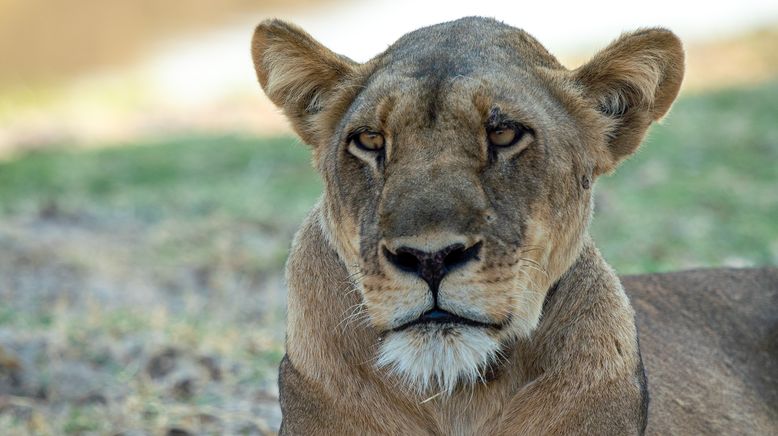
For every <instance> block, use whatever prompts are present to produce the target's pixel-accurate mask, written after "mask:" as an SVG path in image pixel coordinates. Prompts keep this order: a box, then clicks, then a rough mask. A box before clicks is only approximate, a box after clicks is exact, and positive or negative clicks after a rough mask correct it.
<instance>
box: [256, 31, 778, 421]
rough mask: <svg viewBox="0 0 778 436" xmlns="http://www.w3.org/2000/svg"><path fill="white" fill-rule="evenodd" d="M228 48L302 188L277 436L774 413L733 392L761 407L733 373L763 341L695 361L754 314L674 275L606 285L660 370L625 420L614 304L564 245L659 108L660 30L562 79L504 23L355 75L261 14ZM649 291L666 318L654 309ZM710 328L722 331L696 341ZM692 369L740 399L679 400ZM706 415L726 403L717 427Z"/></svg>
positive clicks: (576, 245)
mask: <svg viewBox="0 0 778 436" xmlns="http://www.w3.org/2000/svg"><path fill="white" fill-rule="evenodd" d="M252 50H253V56H254V61H255V66H256V69H257V76H258V78H259V81H260V84H261V85H262V87H263V88H264V90H265V92H266V93H267V94H268V96H269V97H270V98H271V100H273V101H274V102H275V103H276V104H277V105H278V106H279V107H281V108H283V110H284V112H285V114H286V115H287V117H288V118H289V119H290V121H291V122H292V125H293V127H294V128H295V130H296V131H297V132H298V133H299V134H300V136H301V137H302V138H303V140H304V141H305V142H307V143H308V144H310V145H311V146H312V148H313V161H314V166H315V167H316V168H317V169H318V170H319V171H320V173H321V175H322V178H323V179H324V188H325V189H324V195H323V196H322V199H321V201H320V202H319V203H318V205H317V206H316V207H315V208H314V210H313V211H312V212H311V214H310V215H309V217H308V219H307V220H306V222H305V223H304V224H303V226H302V228H301V230H300V231H299V232H298V234H297V236H296V238H295V242H294V243H293V249H292V253H291V255H290V258H289V262H288V266H287V279H288V283H289V303H288V304H289V310H288V324H287V353H286V356H285V357H284V360H283V362H282V364H281V369H280V378H279V385H280V393H281V407H282V411H283V413H284V421H283V425H282V433H285V434H441V435H443V434H446V435H449V434H450V435H470V434H495V435H513V434H526V435H535V434H576V433H577V434H609V435H610V434H613V435H627V434H642V433H644V432H645V431H646V425H647V422H648V421H649V420H650V421H651V424H649V429H650V430H649V432H654V433H658V434H663V433H664V431H665V430H673V431H682V432H687V431H688V432H690V433H696V432H697V431H702V432H717V431H726V430H728V429H752V430H765V429H767V430H769V429H771V428H773V427H774V426H775V413H774V406H765V405H764V403H761V402H759V401H757V400H747V401H746V400H743V397H744V396H745V395H747V394H749V393H750V392H752V386H754V384H758V383H762V385H760V387H759V389H761V391H760V392H762V394H763V396H764V398H765V399H774V396H775V393H774V385H775V382H774V379H773V378H771V377H772V376H771V375H770V374H765V373H761V374H762V375H761V376H760V377H761V378H760V377H751V372H752V371H757V372H758V371H760V370H763V369H764V368H765V366H764V365H765V364H766V365H768V367H769V368H774V363H770V362H774V360H773V361H770V360H769V359H770V358H771V357H773V356H774V354H775V353H774V351H775V349H774V347H768V348H766V349H765V350H766V351H764V352H763V354H761V355H760V356H761V357H760V358H759V359H761V360H759V359H758V360H756V361H754V362H749V363H743V362H745V361H747V360H748V356H749V355H750V354H748V353H747V352H746V350H745V349H743V353H740V354H735V355H732V356H729V357H728V360H724V362H731V363H737V364H741V363H742V364H744V365H745V366H743V369H742V370H740V369H738V370H737V371H730V372H729V373H728V372H727V371H726V370H727V368H726V367H721V366H720V363H719V362H708V361H707V360H706V359H708V357H710V356H712V355H714V354H715V352H716V350H717V349H716V348H715V347H716V346H719V347H720V346H721V343H722V342H723V340H722V338H725V337H726V338H732V337H736V336H737V335H751V336H750V338H751V341H743V342H741V343H733V344H736V345H739V346H747V345H748V346H756V345H755V344H760V343H761V342H759V341H761V340H764V339H766V338H765V337H764V335H765V334H768V335H769V334H772V333H771V332H772V330H770V328H772V327H771V326H773V325H774V320H775V318H774V316H773V315H771V314H769V313H767V312H751V313H747V314H742V315H747V316H751V315H753V314H755V313H761V318H759V317H756V318H759V319H761V321H762V322H765V323H768V324H767V325H768V326H770V327H769V328H767V330H765V329H762V330H753V331H748V328H749V327H752V324H751V323H752V322H756V320H755V319H751V320H742V321H737V320H735V319H730V318H731V317H732V316H735V314H733V313H732V312H731V310H730V311H727V310H726V309H727V308H729V309H731V307H732V304H729V306H727V307H723V306H722V308H719V307H718V306H716V307H712V306H711V305H712V304H713V303H714V302H719V303H722V302H726V301H728V300H727V298H730V297H731V296H727V295H726V292H719V293H718V294H716V297H715V298H714V297H711V296H712V295H713V294H711V295H708V294H707V293H706V294H704V295H702V294H700V292H701V291H698V290H699V289H701V287H704V285H705V283H704V281H703V282H699V283H695V282H694V280H693V279H694V277H692V276H689V277H687V276H658V277H644V278H638V279H631V278H630V279H627V282H626V283H627V287H628V289H629V290H630V291H632V292H633V297H634V298H635V299H636V302H637V304H636V305H637V307H638V317H637V318H638V320H639V322H640V323H645V324H646V328H645V330H650V331H649V332H648V333H644V335H643V336H642V337H641V339H642V341H643V344H642V345H643V347H644V349H646V350H649V351H650V352H651V355H650V356H649V357H647V358H646V362H647V366H648V374H649V375H650V376H652V377H654V374H659V375H660V376H661V377H662V378H663V381H661V382H659V384H658V386H659V387H658V388H657V389H656V392H657V393H656V398H660V399H661V404H659V405H653V406H649V404H650V402H649V386H650V384H648V383H647V378H646V371H645V368H644V363H643V359H642V358H641V352H640V345H641V344H639V341H638V334H637V329H636V323H635V312H634V310H633V307H632V305H631V304H630V301H629V298H628V296H627V295H628V294H627V293H626V292H625V291H624V288H623V287H622V284H621V282H620V280H619V278H618V277H617V276H616V274H615V273H614V272H613V271H612V269H611V268H610V267H609V266H608V265H607V263H606V262H605V261H604V260H603V258H602V256H601V255H600V253H599V252H598V251H597V249H596V247H595V245H594V243H593V241H592V240H591V238H590V237H589V236H588V233H587V226H588V223H589V219H590V216H591V211H592V193H591V192H592V191H591V189H590V188H591V183H593V182H594V180H595V179H596V178H597V177H599V176H600V175H602V174H604V173H607V172H608V171H611V170H613V169H614V168H615V167H616V166H617V165H618V164H619V162H621V161H622V160H623V159H625V158H627V157H628V156H629V155H630V154H631V153H633V152H634V151H635V150H636V149H637V147H638V146H639V144H640V141H641V140H642V138H643V136H644V135H645V132H646V130H647V129H648V127H649V125H650V124H651V123H652V122H653V121H656V120H657V119H659V118H660V117H661V116H663V115H664V114H665V113H666V112H667V111H668V110H669V108H670V105H671V103H672V101H673V100H674V99H675V96H676V95H677V93H678V89H679V87H680V83H681V78H682V76H683V50H682V48H681V44H680V41H679V40H678V39H677V38H676V37H675V36H674V35H673V34H672V33H670V32H669V31H666V30H663V29H647V30H642V31H638V32H635V33H632V34H628V35H625V36H622V37H621V38H620V39H618V40H616V41H615V42H614V43H613V44H611V45H610V46H609V47H608V48H606V49H604V50H603V51H601V52H600V53H599V54H597V55H596V56H595V57H594V58H593V59H592V60H591V61H590V62H589V63H587V64H586V65H584V66H582V67H581V68H579V69H576V70H573V71H570V70H567V69H565V68H564V67H563V66H562V65H561V64H559V62H557V61H556V59H555V58H554V57H553V56H552V55H550V54H549V53H548V52H547V51H546V50H545V49H544V48H543V47H542V46H541V45H540V44H539V43H538V42H537V41H536V40H534V39H533V38H532V37H531V36H529V35H527V34H526V33H524V32H523V31H520V30H518V29H515V28H512V27H510V26H506V25H504V24H502V23H499V22H497V21H494V20H490V19H483V18H466V19H461V20H457V21H453V22H450V23H443V24H440V25H436V26H431V27H428V28H423V29H420V30H417V31H415V32H412V33H410V34H408V35H406V36H404V37H403V38H401V39H400V40H399V41H398V42H397V43H395V44H394V45H392V46H391V47H390V48H389V49H388V50H387V51H386V52H384V53H382V54H381V55H379V56H377V57H376V58H374V59H373V60H371V61H369V62H367V63H365V64H356V63H354V62H352V61H350V60H349V59H347V58H345V57H342V56H339V55H336V54H334V53H332V52H331V51H329V50H328V49H326V48H325V47H323V46H321V45H320V44H319V43H317V42H316V41H315V40H313V39H312V38H311V37H310V36H309V35H307V34H305V33H304V32H303V31H302V30H300V29H297V28H295V27H294V26H291V25H288V24H286V23H283V22H279V21H269V22H266V23H263V24H261V25H260V26H259V27H258V28H257V30H256V32H255V35H254V40H253V46H252ZM363 140H364V141H363ZM365 141H366V142H365ZM712 274H713V273H712ZM715 274H725V273H715ZM742 274H744V275H743V277H744V278H748V279H749V280H752V281H754V286H752V287H748V288H747V289H744V290H743V291H742V293H741V294H740V295H742V297H741V298H751V297H752V294H754V293H760V295H762V297H759V298H763V299H764V300H759V301H760V302H762V303H770V302H774V300H775V282H776V277H775V276H776V274H775V271H770V270H765V271H761V272H755V273H752V275H753V276H754V277H751V275H749V273H742ZM692 275H693V274H692ZM755 277H759V279H758V280H757V278H755ZM677 286H681V287H683V288H684V289H683V291H682V292H681V293H680V294H678V295H679V296H676V295H674V294H673V289H672V288H675V287H677ZM771 286H772V290H770V289H771V288H770V287H771ZM722 289H726V288H722ZM732 295H735V294H734V293H733V294H732ZM694 297H699V301H700V302H701V305H700V306H699V307H694V306H693V305H691V304H690V303H691V302H692V301H695V300H694ZM708 297H711V298H708ZM673 298H681V299H682V300H683V301H682V302H683V303H684V304H685V305H684V304H681V305H678V306H672V307H668V301H672V299H673ZM730 303H731V302H730ZM722 304H723V303H722ZM725 306H726V305H725ZM760 307H761V309H759V310H762V311H764V310H765V309H764V308H765V307H769V304H764V305H762V306H760ZM695 309H696V310H697V311H699V310H700V309H702V310H711V312H710V314H708V315H705V316H708V318H704V317H703V319H704V320H707V321H705V322H703V323H702V324H700V323H697V322H696V321H694V319H696V318H695V317H697V316H699V313H698V312H695ZM755 310H757V308H755ZM652 311H654V312H655V313H653V314H652ZM657 312H658V313H657ZM669 314H671V315H672V320H664V317H667V316H670V315H669ZM713 314H717V315H715V316H714V315H713ZM742 315H741V316H742ZM655 319H656V320H663V321H661V322H659V323H657V324H652V320H655ZM730 321H731V322H730ZM706 322H707V324H706ZM716 322H720V323H721V325H722V326H725V327H724V328H725V329H726V330H724V331H722V332H721V333H720V335H719V336H716V335H715V334H714V335H713V336H710V330H711V329H715V328H716V325H715V323H716ZM641 327H643V326H642V325H641ZM674 327H675V328H678V329H679V332H680V333H681V334H679V335H678V336H673V333H672V331H670V330H668V329H671V328H674ZM765 332H767V333H765ZM706 333H707V334H709V337H708V339H706V340H704V341H703V340H701V341H699V343H700V345H699V349H698V351H699V352H700V355H699V357H698V356H696V355H693V356H684V357H683V358H681V359H678V354H677V353H679V352H680V353H682V352H683V351H684V350H685V349H686V348H684V347H683V341H689V340H692V338H695V337H697V335H701V334H706ZM711 338H712V339H711ZM665 344H673V345H674V346H675V347H676V349H673V350H672V352H670V350H669V349H667V348H665V346H664V345H665ZM718 350H719V351H721V350H722V349H721V348H719V349H718ZM711 353H714V354H711ZM723 353H724V354H727V352H726V351H723ZM771 353H772V354H771ZM727 356H728V354H727ZM725 357H726V356H725ZM733 359H734V360H733ZM678 362H683V363H684V364H688V365H693V366H692V367H691V368H686V369H680V370H679V368H678V367H675V366H674V365H675V364H676V363H678ZM705 364H707V367H706V368H707V372H706V371H703V369H702V367H705ZM748 365H751V366H748ZM770 365H772V366H770ZM746 368H750V369H746ZM689 373H691V374H689ZM668 374H670V375H668ZM679 374H681V375H682V376H679ZM705 375H709V376H711V377H717V380H720V381H721V383H724V384H726V383H729V382H732V383H734V382H742V383H741V384H740V385H738V386H737V388H735V387H732V388H731V389H729V390H727V391H725V392H723V393H722V394H721V395H720V397H719V399H720V400H719V401H718V402H715V401H713V402H712V401H711V398H710V397H707V398H706V397H701V396H699V393H701V392H705V393H710V391H709V390H697V391H694V392H693V393H685V394H684V393H676V392H675V391H676V390H678V389H681V390H682V389H685V388H686V389H692V388H694V389H696V387H695V386H698V385H702V384H704V383H705V381H704V378H705V377H704V376H705ZM723 380H727V382H726V383H725V382H724V381H723ZM710 386H715V384H710ZM721 386H722V384H720V385H719V387H721ZM711 389H712V388H711ZM740 400H742V401H740ZM672 401H677V402H679V403H678V407H674V406H673V405H672ZM729 401H737V402H738V406H737V407H735V408H732V409H729V411H730V412H731V413H732V414H734V415H732V416H731V417H730V418H725V416H729V415H727V414H726V413H725V412H726V411H727V410H725V405H726V404H728V402H729ZM668 404H669V405H668ZM708 406H710V408H709V409H707V410H705V412H704V413H705V415H704V417H703V418H697V419H691V418H687V417H688V416H690V414H692V413H695V411H694V410H693V408H694V407H708ZM650 407H651V409H649V408H650ZM708 416H710V418H707V417H708Z"/></svg>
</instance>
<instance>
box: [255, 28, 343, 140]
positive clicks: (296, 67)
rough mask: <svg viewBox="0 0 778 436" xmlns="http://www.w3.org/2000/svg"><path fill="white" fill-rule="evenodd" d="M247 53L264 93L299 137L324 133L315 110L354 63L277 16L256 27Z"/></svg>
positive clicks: (325, 104)
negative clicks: (249, 52) (249, 55)
mask: <svg viewBox="0 0 778 436" xmlns="http://www.w3.org/2000/svg"><path fill="white" fill-rule="evenodd" d="M251 55H252V57H253V59H254V68H255V69H256V72H257V78H258V79H259V84H260V85H261V86H262V89H263V90H264V91H265V94H267V96H268V97H269V98H270V100H271V101H272V102H273V103H274V104H275V105H276V106H278V107H279V108H281V109H283V111H284V114H285V115H286V116H287V118H288V119H289V121H290V122H291V123H292V126H293V127H294V129H295V131H296V132H297V133H298V134H299V135H300V137H301V138H302V139H303V141H305V142H306V143H308V144H311V145H315V144H316V143H317V142H319V137H320V134H321V133H322V132H320V131H319V129H318V128H317V125H316V124H317V123H316V120H315V118H316V114H317V113H319V112H320V111H322V110H323V109H324V108H326V107H327V103H328V100H329V99H330V97H332V94H333V92H334V91H335V90H336V89H337V86H338V85H339V84H340V83H341V82H342V81H343V80H344V79H345V78H346V77H347V76H348V75H349V74H350V73H351V72H352V71H353V69H354V68H355V66H356V65H357V64H356V63H354V62H353V61H351V60H349V59H347V58H345V57H343V56H340V55H337V54H335V53H334V52H332V51H331V50H329V49H328V48H326V47H324V46H323V45H321V44H320V43H319V42H318V41H316V40H315V39H313V38H312V37H311V36H310V35H308V34H307V33H306V32H305V31H303V30H302V29H300V28H298V27H297V26H295V25H293V24H289V23H286V22H284V21H281V20H266V21H263V22H262V23H260V24H259V26H257V28H256V30H255V31H254V37H253V38H252V41H251Z"/></svg>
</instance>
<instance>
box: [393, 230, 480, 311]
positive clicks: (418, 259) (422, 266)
mask: <svg viewBox="0 0 778 436" xmlns="http://www.w3.org/2000/svg"><path fill="white" fill-rule="evenodd" d="M481 245H482V243H481V242H478V243H477V244H474V245H472V246H470V247H469V248H465V246H464V245H462V244H454V245H449V246H448V247H446V248H444V249H442V250H438V251H435V252H433V253H430V252H426V251H421V250H417V249H415V248H410V247H400V248H398V249H397V250H396V251H395V252H394V253H392V252H391V251H389V249H387V248H386V247H384V256H386V258H387V260H389V262H390V263H391V264H392V265H394V266H396V267H397V268H399V269H401V270H403V271H408V272H412V273H414V274H416V275H417V276H419V277H420V278H421V279H422V280H424V281H425V282H427V284H428V285H429V287H430V290H431V291H432V293H433V295H434V296H435V298H436V300H437V293H438V286H439V285H440V281H441V280H443V277H445V275H446V274H447V273H448V272H449V271H451V270H453V269H456V268H458V267H460V266H462V265H464V264H466V263H468V262H470V261H471V260H478V252H479V251H480V250H481ZM436 303H437V301H436Z"/></svg>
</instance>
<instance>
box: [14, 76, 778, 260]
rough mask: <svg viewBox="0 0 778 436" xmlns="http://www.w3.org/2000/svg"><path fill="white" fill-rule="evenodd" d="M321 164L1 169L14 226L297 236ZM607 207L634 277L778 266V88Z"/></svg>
mask: <svg viewBox="0 0 778 436" xmlns="http://www.w3.org/2000/svg"><path fill="white" fill-rule="evenodd" d="M309 159H310V158H309V152H308V150H307V148H306V147H305V146H302V145H300V144H299V143H297V141H296V140H294V139H291V138H275V139H263V138H256V137H251V136H237V135H236V136H220V137H215V136H211V137H209V136H194V137H183V138H176V139H171V140H160V141H156V142H149V143H144V144H133V146H126V147H111V148H105V149H100V150H92V151H44V152H38V153H35V154H30V155H26V156H22V157H20V158H17V159H15V160H13V161H10V162H5V163H0V214H2V215H5V216H24V215H28V214H40V213H44V214H45V213H46V211H47V210H50V209H52V208H54V209H55V210H56V211H57V212H58V213H62V214H65V215H67V214H68V213H81V214H83V213H85V211H86V213H87V214H88V215H90V216H96V217H98V218H100V219H105V220H108V222H110V219H112V218H116V219H122V218H123V217H127V216H130V217H132V218H134V219H140V220H142V221H143V222H158V221H161V220H183V221H185V222H187V223H195V224H194V225H193V227H192V228H194V229H195V230H193V231H209V230H211V229H212V227H208V226H205V225H204V228H203V229H200V227H198V225H197V223H198V222H201V221H202V222H209V221H208V220H209V219H212V218H214V217H227V218H229V219H228V221H229V222H241V221H243V220H245V221H248V222H253V223H259V224H260V225H262V226H266V228H269V229H274V228H279V227H283V228H287V227H290V226H291V227H294V226H295V225H296V223H298V222H299V221H300V220H301V218H302V216H303V215H304V213H305V211H306V210H307V209H308V208H309V207H310V206H311V205H312V204H313V202H314V201H315V199H316V197H317V196H318V194H319V192H320V189H321V186H320V182H319V180H318V177H317V176H316V174H315V171H314V170H313V169H311V167H310V164H309ZM596 198H597V203H596V205H597V207H596V213H595V218H594V221H593V229H592V232H593V234H594V236H595V239H596V240H597V241H598V243H599V245H600V247H601V249H602V251H603V253H604V254H605V255H606V257H607V258H608V260H609V261H610V262H611V263H612V264H614V266H615V267H616V268H617V269H618V270H619V271H620V272H641V271H657V270H672V269H680V268H686V267H692V266H701V265H710V266H716V265H723V264H743V265H760V264H771V263H776V261H778V224H777V223H778V83H770V84H766V85H761V86H758V87H754V88H750V89H734V90H726V91H720V92H716V93H712V94H707V95H698V96H688V97H684V98H682V99H681V100H680V101H679V102H678V103H677V104H676V106H675V107H674V109H673V111H672V113H671V115H670V116H669V117H668V119H667V120H666V121H665V122H664V124H662V125H659V126H655V127H653V128H652V130H651V132H650V134H649V138H648V140H647V141H646V142H645V143H644V145H643V147H642V148H641V150H640V152H639V153H638V154H637V155H636V156H635V157H633V158H632V159H630V160H629V161H627V162H626V163H625V164H624V165H622V166H621V167H620V168H619V169H618V170H617V171H616V173H615V174H614V175H612V176H607V177H603V178H602V179H601V180H600V181H599V183H598V185H597V197H596ZM162 249H167V250H171V251H176V250H180V249H181V247H180V246H178V245H177V243H176V239H175V238H173V239H172V240H171V241H170V242H169V243H168V246H167V248H165V247H162ZM186 249H187V250H190V249H192V250H196V249H197V247H186ZM204 249H207V247H205V248H204ZM284 255H285V252H278V253H273V254H271V255H270V256H271V257H272V258H273V260H272V262H273V264H274V265H280V263H281V262H282V260H283V257H284Z"/></svg>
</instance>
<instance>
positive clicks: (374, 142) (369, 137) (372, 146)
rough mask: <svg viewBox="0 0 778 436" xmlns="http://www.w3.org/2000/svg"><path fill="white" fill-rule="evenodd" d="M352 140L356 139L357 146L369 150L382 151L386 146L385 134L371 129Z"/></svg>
mask: <svg viewBox="0 0 778 436" xmlns="http://www.w3.org/2000/svg"><path fill="white" fill-rule="evenodd" d="M351 140H352V141H354V143H355V144H356V145H357V147H359V148H361V149H363V150H369V151H380V150H381V149H383V148H384V144H385V142H386V140H385V139H384V135H382V134H380V133H376V132H371V131H365V132H361V133H360V134H358V135H356V136H354V137H353V138H352V139H351Z"/></svg>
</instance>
